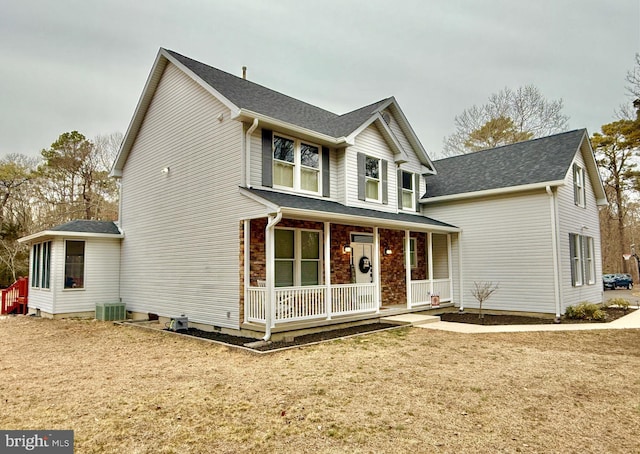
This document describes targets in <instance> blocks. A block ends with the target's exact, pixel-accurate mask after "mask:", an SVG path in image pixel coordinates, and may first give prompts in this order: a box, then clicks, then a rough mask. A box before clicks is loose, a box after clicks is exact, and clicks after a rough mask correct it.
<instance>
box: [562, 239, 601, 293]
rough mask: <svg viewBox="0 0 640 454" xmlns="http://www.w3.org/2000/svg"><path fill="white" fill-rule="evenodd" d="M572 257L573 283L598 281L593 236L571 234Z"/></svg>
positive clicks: (574, 284) (570, 247)
mask: <svg viewBox="0 0 640 454" xmlns="http://www.w3.org/2000/svg"><path fill="white" fill-rule="evenodd" d="M569 251H570V256H571V257H570V258H571V285H573V286H574V287H580V286H581V285H583V284H589V285H593V284H595V283H596V262H595V250H594V243H593V237H590V236H583V235H577V234H574V233H570V234H569Z"/></svg>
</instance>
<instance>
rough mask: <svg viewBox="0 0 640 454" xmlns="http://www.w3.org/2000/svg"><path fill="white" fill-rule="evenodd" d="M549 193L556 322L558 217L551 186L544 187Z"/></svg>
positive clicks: (558, 279) (558, 319) (558, 302)
mask: <svg viewBox="0 0 640 454" xmlns="http://www.w3.org/2000/svg"><path fill="white" fill-rule="evenodd" d="M546 191H547V194H549V209H550V211H551V243H552V244H553V247H552V248H551V249H552V251H551V252H552V256H553V292H554V298H555V303H556V322H557V323H559V322H560V274H559V273H560V265H559V264H558V246H559V245H558V219H557V216H556V198H555V194H554V193H553V191H552V190H551V186H547V187H546Z"/></svg>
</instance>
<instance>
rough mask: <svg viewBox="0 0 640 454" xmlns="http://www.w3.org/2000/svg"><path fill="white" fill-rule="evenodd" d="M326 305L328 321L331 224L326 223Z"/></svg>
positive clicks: (329, 312)
mask: <svg viewBox="0 0 640 454" xmlns="http://www.w3.org/2000/svg"><path fill="white" fill-rule="evenodd" d="M324 284H325V293H324V304H325V307H326V309H325V310H326V311H327V320H331V298H332V295H331V223H330V222H325V223H324Z"/></svg>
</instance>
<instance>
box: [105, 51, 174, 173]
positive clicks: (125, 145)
mask: <svg viewBox="0 0 640 454" xmlns="http://www.w3.org/2000/svg"><path fill="white" fill-rule="evenodd" d="M163 50H164V49H162V48H161V49H160V50H159V51H158V54H157V55H156V59H155V61H154V63H153V66H152V67H151V71H150V72H149V76H148V77H147V82H146V83H145V85H144V89H143V90H142V94H141V95H140V98H139V99H138V104H137V105H136V109H135V111H134V113H133V117H131V121H130V122H129V127H128V128H127V132H126V133H125V135H124V139H123V140H122V145H120V150H118V154H117V156H116V159H115V160H114V161H113V167H112V168H111V172H110V173H109V176H111V177H115V176H117V175H116V174H117V173H118V172H120V173H121V172H122V168H123V167H124V163H125V161H126V160H127V156H128V155H129V151H130V150H131V147H132V146H133V142H134V141H135V137H136V136H137V134H138V131H139V130H140V126H141V125H142V121H143V120H144V116H145V114H146V112H147V109H148V107H149V104H151V99H152V98H153V95H154V93H155V91H156V88H157V87H158V84H159V83H160V78H161V77H162V73H163V72H164V69H165V67H166V66H167V59H166V57H165V56H164V54H163Z"/></svg>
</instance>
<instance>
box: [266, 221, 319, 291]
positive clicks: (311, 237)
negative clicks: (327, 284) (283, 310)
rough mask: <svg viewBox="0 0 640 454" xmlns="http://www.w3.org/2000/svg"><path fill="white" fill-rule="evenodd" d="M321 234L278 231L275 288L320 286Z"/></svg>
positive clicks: (315, 232) (297, 230)
mask: <svg viewBox="0 0 640 454" xmlns="http://www.w3.org/2000/svg"><path fill="white" fill-rule="evenodd" d="M321 244H322V238H321V232H319V231H317V230H303V229H287V228H276V229H275V286H276V287H293V286H299V285H319V284H320V275H321V270H322V266H321V263H320V257H321Z"/></svg>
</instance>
